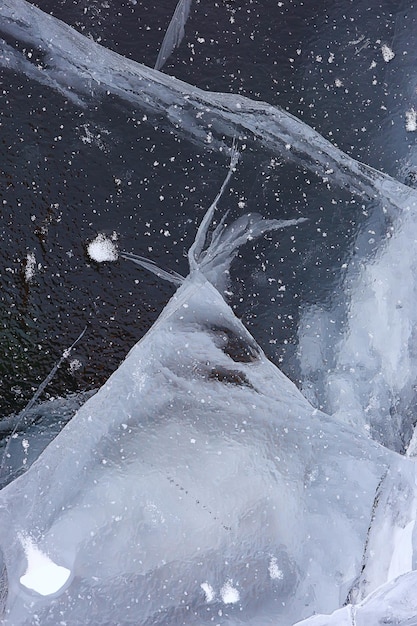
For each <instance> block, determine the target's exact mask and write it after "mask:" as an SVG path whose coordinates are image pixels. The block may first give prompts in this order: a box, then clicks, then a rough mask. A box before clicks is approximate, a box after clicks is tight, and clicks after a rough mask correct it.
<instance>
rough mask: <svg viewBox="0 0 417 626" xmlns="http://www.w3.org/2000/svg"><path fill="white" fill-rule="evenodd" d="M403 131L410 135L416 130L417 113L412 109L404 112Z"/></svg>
mask: <svg viewBox="0 0 417 626" xmlns="http://www.w3.org/2000/svg"><path fill="white" fill-rule="evenodd" d="M405 129H406V130H408V132H410V133H412V132H414V131H416V130H417V111H416V110H415V109H414V107H412V108H411V109H410V110H409V111H406V112H405Z"/></svg>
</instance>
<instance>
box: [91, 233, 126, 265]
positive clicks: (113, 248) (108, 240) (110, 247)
mask: <svg viewBox="0 0 417 626" xmlns="http://www.w3.org/2000/svg"><path fill="white" fill-rule="evenodd" d="M116 241H117V234H116V233H113V234H112V236H111V237H108V236H107V235H105V234H104V233H99V234H98V235H97V237H96V238H95V239H93V241H91V242H90V243H89V244H88V246H87V252H88V256H89V257H90V259H92V260H93V261H96V262H97V263H103V262H104V261H117V259H118V258H119V253H118V252H117V245H116Z"/></svg>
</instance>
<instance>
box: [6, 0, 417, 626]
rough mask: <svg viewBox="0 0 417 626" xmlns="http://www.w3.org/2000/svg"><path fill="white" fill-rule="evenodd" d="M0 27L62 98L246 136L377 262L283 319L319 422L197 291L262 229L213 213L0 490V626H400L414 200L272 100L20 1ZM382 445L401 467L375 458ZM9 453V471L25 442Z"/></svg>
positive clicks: (408, 524)
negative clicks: (352, 216) (295, 177)
mask: <svg viewBox="0 0 417 626" xmlns="http://www.w3.org/2000/svg"><path fill="white" fill-rule="evenodd" d="M0 17H1V22H0V29H1V32H2V33H3V35H4V37H5V39H4V40H1V41H0V47H1V54H0V63H1V64H2V65H3V66H4V67H6V68H10V69H12V70H14V71H19V72H24V73H25V74H26V75H27V76H28V77H30V78H31V79H33V80H37V81H39V82H40V83H41V84H43V85H46V86H48V87H49V88H52V89H55V90H58V91H60V92H61V93H62V94H64V95H65V96H66V97H68V98H71V99H72V100H73V101H74V102H76V103H77V104H79V105H82V104H83V102H87V101H89V100H90V99H91V98H96V97H101V98H105V97H106V94H113V95H116V96H118V97H120V98H122V99H124V100H126V101H127V102H129V103H131V104H133V105H134V106H138V107H140V108H142V109H144V110H146V111H148V112H150V114H157V115H162V116H164V117H165V119H166V123H167V124H170V125H171V126H172V128H173V129H174V130H175V132H177V133H182V134H184V135H186V136H187V137H189V138H190V139H192V140H193V141H195V142H198V143H200V144H201V145H205V146H207V147H209V148H210V149H217V150H225V141H226V140H227V138H232V137H236V138H237V139H238V140H239V139H241V140H244V141H245V142H246V141H248V142H249V141H253V142H256V143H258V144H259V145H261V146H263V147H265V148H266V149H267V150H268V151H270V152H272V153H274V154H276V155H280V156H281V157H283V158H286V159H290V160H293V161H295V162H296V163H300V164H301V165H302V166H303V167H307V168H309V169H310V170H312V171H313V172H315V173H317V174H319V175H320V176H321V177H322V179H323V181H324V183H325V184H332V183H335V184H338V185H342V186H345V187H347V188H349V189H350V190H351V191H352V192H353V193H355V194H358V195H359V196H363V197H365V198H372V199H374V198H376V199H379V200H380V201H382V204H383V207H384V210H385V213H384V216H387V217H388V218H389V220H391V221H392V223H391V224H390V226H389V228H387V231H386V236H385V238H384V237H383V236H381V246H380V249H379V252H378V254H377V255H375V256H373V257H372V258H369V259H368V258H367V259H365V260H366V262H365V263H363V264H362V265H360V266H359V267H357V265H355V263H352V264H351V265H350V266H348V267H347V274H346V285H345V287H346V290H347V291H348V293H349V306H348V309H347V310H346V309H344V312H342V313H340V312H339V311H341V310H342V309H341V308H338V307H337V306H335V308H334V310H329V311H322V310H319V309H317V308H316V307H312V308H311V309H309V310H308V311H306V312H305V315H304V319H303V324H302V326H301V335H300V336H301V362H302V365H303V368H304V369H303V374H304V376H305V382H306V392H307V391H311V388H309V389H308V388H307V387H308V385H307V383H308V382H309V380H311V379H312V378H314V379H317V377H319V384H318V385H317V387H316V389H315V390H314V391H315V393H316V395H315V396H314V394H312V397H313V396H314V397H313V400H314V401H315V402H316V401H317V405H318V406H320V405H323V406H325V407H326V408H327V410H328V411H329V412H331V413H332V414H333V415H332V416H329V415H326V414H325V413H324V412H322V411H320V410H318V409H317V408H313V406H312V405H311V404H310V403H309V402H308V401H307V400H306V399H305V398H304V397H303V396H302V394H301V393H300V392H299V391H298V390H297V388H296V387H295V386H294V385H293V384H292V383H291V382H290V381H289V380H288V379H287V378H286V377H285V376H284V375H283V374H282V373H281V372H280V371H279V370H278V369H277V368H276V367H275V366H274V365H272V364H271V363H270V362H269V361H268V360H267V358H266V357H265V355H264V353H263V352H262V350H261V348H260V347H259V346H258V345H257V344H256V342H255V340H254V339H253V338H252V337H251V335H250V334H249V333H248V331H247V330H246V329H245V328H244V326H243V325H242V324H241V323H240V322H239V320H238V319H237V318H236V317H235V315H234V313H233V311H232V310H231V309H230V308H229V307H228V306H227V304H226V303H225V302H224V300H223V298H222V297H221V295H220V293H219V291H218V290H217V289H216V287H217V286H219V287H220V285H221V282H222V278H223V277H224V272H225V271H226V270H227V268H228V265H229V263H230V260H231V259H232V257H233V255H234V253H235V251H236V246H237V245H238V244H239V243H240V242H242V241H244V240H247V239H248V236H250V235H251V234H253V236H256V235H259V234H261V233H262V232H264V231H266V230H268V229H270V228H271V226H272V221H271V222H264V221H262V220H261V218H260V217H259V216H244V217H243V218H241V219H240V220H239V221H238V222H236V223H235V224H234V225H232V228H230V227H228V228H226V227H225V224H224V223H223V222H222V221H220V224H219V226H218V227H217V229H215V231H214V233H213V234H212V239H211V242H210V243H208V245H207V242H206V237H205V235H206V234H207V233H206V228H205V225H204V228H203V230H202V231H200V234H201V233H202V234H203V235H204V237H203V236H201V237H197V240H196V245H195V246H194V248H192V250H191V252H192V254H190V266H191V270H192V271H191V273H190V275H189V276H188V277H186V278H185V279H183V278H182V277H180V276H179V275H177V276H174V275H173V274H170V273H169V272H166V276H165V277H167V276H170V277H171V279H172V278H173V277H174V278H176V282H177V284H180V287H179V289H178V291H177V292H176V294H175V295H174V297H173V298H172V300H171V301H170V302H169V304H168V305H167V307H166V308H165V309H164V311H163V312H162V313H161V315H160V317H159V319H158V321H157V322H156V323H155V325H154V326H153V327H152V328H151V329H150V331H149V332H148V334H147V335H146V336H145V337H144V338H143V340H141V341H140V342H139V343H138V344H137V345H136V346H135V347H134V348H133V349H132V350H131V352H130V354H129V355H128V357H127V358H126V360H125V361H124V363H122V365H121V366H120V367H119V369H118V370H117V371H116V372H115V373H114V374H113V376H112V377H111V378H110V379H109V381H108V382H107V383H106V384H105V385H104V386H103V387H102V388H101V389H100V390H99V392H98V393H97V394H96V395H95V396H93V397H92V398H91V399H89V400H88V401H87V402H86V403H85V404H84V405H83V406H82V407H81V409H80V410H79V411H78V413H77V414H76V416H75V417H74V418H73V419H72V421H71V422H70V423H69V424H68V425H67V426H66V427H65V428H64V430H63V431H62V432H61V433H60V434H59V435H58V436H57V438H56V439H55V440H54V441H53V442H52V443H50V444H49V445H48V446H47V448H46V449H45V450H44V452H43V453H42V454H41V456H40V457H39V459H38V460H37V461H35V463H34V464H33V465H31V467H30V469H29V470H28V471H27V472H26V473H25V474H23V475H22V476H20V477H19V478H17V479H16V480H14V481H13V482H12V483H10V484H9V485H8V486H7V487H5V488H4V489H3V490H2V491H1V492H0V547H1V551H2V555H1V557H0V560H1V561H2V562H1V563H0V565H1V567H0V571H1V572H2V581H1V584H0V589H1V593H0V597H1V602H3V604H4V606H3V609H4V623H5V624H9V625H16V626H17V625H19V624H33V623H39V624H45V625H46V626H47V625H48V624H54V625H55V624H57V623H61V622H65V623H67V624H74V625H75V624H81V623H82V624H98V623H104V624H113V623H118V624H138V623H140V624H143V625H146V624H148V625H149V626H151V625H152V626H156V625H157V624H160V625H161V624H165V625H166V626H171V625H174V624H175V625H177V624H187V625H191V626H192V625H193V624H195V625H197V624H198V625H199V626H201V624H204V623H213V622H215V623H219V624H227V625H229V626H230V625H236V626H237V625H238V624H242V623H246V624H251V625H252V626H263V625H264V624H265V625H266V624H275V625H278V626H281V625H285V626H286V625H287V624H293V623H295V622H297V621H300V620H304V621H303V622H301V623H305V624H306V625H307V624H311V625H313V624H314V625H316V626H318V625H319V624H322V625H324V624H329V625H330V624H338V625H343V624H349V626H351V625H352V624H353V625H355V626H359V625H361V624H363V625H365V624H367V625H368V624H377V623H381V624H382V623H389V622H391V623H398V624H401V623H404V624H406V623H407V624H408V625H409V626H411V625H412V624H415V623H416V614H417V606H416V600H415V598H416V594H415V584H416V578H415V577H416V574H415V571H413V568H414V567H415V563H416V540H417V531H416V528H415V520H416V509H417V505H416V479H415V461H414V460H413V458H414V456H415V450H416V448H417V445H416V443H415V442H416V440H417V435H416V433H414V435H413V436H412V433H413V427H414V417H413V416H414V410H413V407H414V406H415V389H414V384H415V383H414V381H415V379H416V376H415V374H416V372H415V366H414V363H415V362H416V359H415V331H414V328H415V321H416V320H415V311H414V302H415V295H416V294H415V278H414V277H415V274H416V272H415V269H416V268H415V255H414V253H413V250H414V247H415V241H416V239H417V234H416V232H415V207H416V194H415V191H414V190H412V189H410V188H408V187H405V186H404V185H401V184H400V183H398V182H397V181H395V180H394V179H392V178H390V177H389V176H386V175H384V174H382V173H381V172H378V171H376V170H373V169H372V168H370V167H368V166H366V165H364V164H362V163H359V162H357V161H355V160H354V159H352V158H351V157H349V156H348V155H346V154H344V153H343V152H341V151H340V150H338V149H337V148H336V147H335V146H333V145H332V144H331V143H329V142H328V141H327V140H325V139H324V138H323V137H322V136H321V135H319V134H318V133H317V132H316V131H314V130H313V129H311V128H310V127H308V126H307V125H306V124H304V123H303V122H301V121H300V120H298V119H296V118H295V117H293V116H291V115H290V114H288V113H286V112H285V111H283V110H281V109H279V108H277V107H272V106H270V105H268V104H266V103H263V102H254V101H251V100H249V99H247V98H244V97H241V96H236V95H233V94H217V93H210V92H204V91H202V90H199V89H196V88H194V87H192V86H190V85H188V84H186V83H184V82H180V81H177V80H175V79H174V78H171V77H168V76H165V75H162V74H161V73H159V72H157V71H154V70H151V69H149V68H146V67H144V66H143V65H140V64H137V63H135V62H133V61H128V60H126V59H123V58H122V57H120V56H119V55H117V54H116V53H114V52H111V51H108V50H105V49H104V48H102V47H100V46H99V45H98V44H96V43H94V42H93V41H91V40H89V39H87V38H85V37H83V36H82V35H81V34H79V33H76V32H75V31H74V30H72V29H71V28H69V27H68V26H66V25H65V24H63V23H62V22H59V21H58V20H56V19H54V18H53V17H51V16H47V15H45V14H44V13H42V11H40V10H39V9H37V8H35V7H32V6H30V5H29V4H28V3H26V2H25V1H24V0H3V2H2V3H1V5H0ZM15 43H16V44H17V47H14V44H15ZM26 44H29V45H32V46H33V47H35V48H37V51H38V53H39V54H38V55H37V58H38V57H40V58H41V62H38V61H37V62H36V63H34V62H32V61H31V59H30V58H29V56H27V55H25V52H24V50H25V45H26ZM20 50H22V51H20ZM381 52H382V54H383V55H384V59H385V60H386V61H387V62H388V61H390V60H391V59H392V58H393V54H394V53H393V51H392V50H391V49H390V48H388V46H385V48H384V46H383V47H382V49H381ZM406 124H407V129H408V130H409V131H412V130H414V126H415V124H414V126H413V118H412V117H410V116H407V118H406ZM281 225H282V224H281ZM293 226H294V227H296V223H295V222H294V223H293ZM277 227H280V226H277ZM369 234H371V233H369ZM99 243H100V242H99ZM205 246H207V247H205ZM404 250H407V251H408V252H409V254H404ZM98 252H99V256H100V255H101V257H100V259H101V260H103V258H102V257H103V248H102V246H99V248H98ZM93 253H94V251H93ZM194 253H196V254H194ZM104 256H106V255H104ZM96 260H97V259H96ZM137 260H138V259H137ZM27 261H29V258H27ZM140 263H141V264H142V265H145V263H148V266H150V265H151V264H150V263H149V261H147V260H146V259H145V260H144V259H140ZM157 269H158V268H157ZM153 270H155V268H153ZM156 273H157V272H156ZM159 275H161V276H162V275H163V274H162V273H160V274H159ZM174 282H175V281H174ZM335 300H337V299H336V298H335ZM336 304H337V302H336ZM334 326H336V329H337V328H338V329H339V330H340V329H342V330H341V335H340V337H341V338H340V341H339V342H338V344H337V345H336V344H335V342H334V338H335V336H336V333H335V332H334V331H332V330H331V329H332V327H334ZM387 329H388V332H387ZM388 413H389V414H390V420H389V423H390V424H391V425H392V428H391V430H389V429H387V428H386V425H387V420H386V416H387V414H388ZM400 433H401V436H403V439H402V441H401V446H399V448H400V449H399V451H401V452H404V451H405V449H406V448H407V445H408V442H409V441H410V439H411V444H410V445H408V453H409V457H410V458H406V457H402V456H400V455H398V454H397V452H395V451H393V450H389V449H388V448H393V449H394V450H396V449H397V445H396V442H398V441H399V434H400ZM369 434H370V435H371V436H372V437H373V438H374V439H379V440H380V441H381V442H382V443H383V444H384V446H385V447H383V446H380V445H379V444H378V443H376V442H375V441H374V440H373V439H372V438H371V437H369ZM17 445H19V446H20V450H21V454H22V455H23V458H24V460H25V459H26V458H27V459H29V456H30V453H31V450H32V447H31V443H30V441H29V439H27V438H26V437H24V438H22V437H20V438H17ZM22 465H23V464H22ZM25 465H26V466H28V465H30V463H29V462H28V463H27V464H25ZM341 607H343V608H341ZM314 613H316V614H320V615H315V616H313V614H314ZM312 616H313V617H312Z"/></svg>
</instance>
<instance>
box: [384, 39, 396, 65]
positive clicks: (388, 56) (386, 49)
mask: <svg viewBox="0 0 417 626" xmlns="http://www.w3.org/2000/svg"><path fill="white" fill-rule="evenodd" d="M381 52H382V58H383V59H384V61H385V63H389V61H392V59H393V58H394V57H395V52H393V50H391V48H390V47H389V46H387V44H385V43H384V44H382V46H381Z"/></svg>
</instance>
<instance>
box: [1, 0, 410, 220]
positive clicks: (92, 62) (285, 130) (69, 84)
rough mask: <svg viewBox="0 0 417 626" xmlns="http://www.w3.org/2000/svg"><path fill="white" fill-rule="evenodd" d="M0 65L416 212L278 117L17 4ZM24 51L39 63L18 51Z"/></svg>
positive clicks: (4, 13) (8, 4) (6, 27)
mask: <svg viewBox="0 0 417 626" xmlns="http://www.w3.org/2000/svg"><path fill="white" fill-rule="evenodd" d="M0 34H3V35H4V37H5V39H0V52H1V54H0V65H1V66H3V67H6V68H10V69H12V70H16V71H19V72H24V73H25V74H26V75H27V76H29V77H30V78H31V79H33V80H36V81H38V82H40V83H41V84H43V85H46V86H48V87H50V88H52V89H55V90H58V91H60V92H61V93H63V94H64V95H65V96H66V97H67V98H70V99H72V100H73V101H74V102H76V103H77V104H80V103H82V102H83V101H89V100H91V98H96V97H102V98H105V97H106V96H107V95H108V94H113V95H116V96H117V97H120V98H122V99H123V100H125V101H127V102H129V103H132V104H134V105H135V106H138V107H140V108H141V109H143V110H145V111H147V112H149V113H150V114H151V115H162V116H164V117H165V119H166V122H167V123H168V124H169V125H170V126H171V128H172V129H173V131H174V132H175V133H178V134H184V135H185V136H187V138H189V139H193V140H194V141H195V142H198V143H199V144H201V145H203V146H205V147H206V148H209V149H211V150H213V149H217V150H224V148H225V144H224V138H225V137H229V138H230V139H231V140H232V139H237V140H241V141H242V142H243V143H247V142H248V141H255V142H257V143H258V144H259V145H261V146H263V147H265V148H266V149H267V150H268V151H271V152H272V153H273V154H275V155H280V156H281V157H282V158H283V159H285V160H292V161H294V162H296V163H299V164H301V165H302V166H303V167H306V168H307V169H309V170H310V171H313V172H314V173H316V174H318V175H319V176H321V177H322V178H323V180H324V182H325V183H326V184H337V185H342V186H343V187H348V188H349V189H350V190H351V191H352V192H353V193H355V194H358V195H359V196H362V197H366V198H371V199H374V198H380V199H381V200H382V202H383V203H384V205H385V208H386V210H387V211H389V212H393V213H394V214H397V213H398V210H400V211H401V212H402V211H404V210H407V209H410V208H412V207H415V206H416V193H415V191H414V190H412V189H410V188H409V187H406V186H405V185H403V184H401V183H399V182H398V181H396V180H394V179H392V178H391V177H390V176H387V175H385V174H383V173H381V172H379V171H377V170H375V169H373V168H371V167H369V166H367V165H365V164H364V163H360V162H358V161H356V160H355V159H353V158H352V157H350V156H349V155H347V154H346V153H344V152H342V151H341V150H339V149H338V148H336V146H334V145H332V144H331V143H330V142H329V141H327V140H326V139H325V138H324V137H322V136H321V135H320V134H319V133H318V132H317V131H315V130H313V129H312V128H311V127H310V126H308V125H307V124H305V123H304V122H302V121H301V120H299V119H297V118H296V117H294V116H293V115H291V114H290V113H287V112H286V111H284V110H283V109H281V108H279V107H276V106H271V105H269V104H267V103H265V102H259V101H254V100H250V99H249V98H245V97H243V96H239V95H235V94H229V93H227V94H225V93H215V92H207V91H203V90H201V89H198V88H196V87H194V86H192V85H189V84H187V83H185V82H183V81H179V80H177V79H175V78H172V77H170V76H167V75H165V74H162V73H161V72H158V71H157V70H153V69H150V68H148V67H146V66H144V65H141V64H139V63H136V62H134V61H131V60H128V59H126V58H124V57H122V56H120V55H119V54H117V53H116V52H113V51H111V50H107V49H106V48H103V47H102V46H100V45H99V44H97V43H95V42H94V41H92V40H91V39H88V38H87V37H84V36H83V35H81V34H80V33H78V32H76V31H75V30H74V29H72V28H71V27H69V26H67V25H66V24H64V23H63V22H61V21H60V20H57V19H56V18H54V17H52V16H51V15H47V14H45V13H44V12H42V11H41V10H40V9H38V8H37V7H35V6H32V5H30V4H29V3H28V2H26V1H25V0H2V2H1V4H0ZM10 40H15V41H16V42H18V44H19V46H22V44H25V45H27V44H30V45H31V46H33V47H35V48H36V49H37V50H38V51H39V54H40V55H41V57H42V60H43V63H42V64H39V63H36V64H35V63H33V62H32V61H31V59H30V58H28V57H27V56H25V54H24V53H23V52H22V53H21V52H19V50H18V49H16V48H15V47H13V46H12V45H10V44H9V43H7V41H10Z"/></svg>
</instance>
